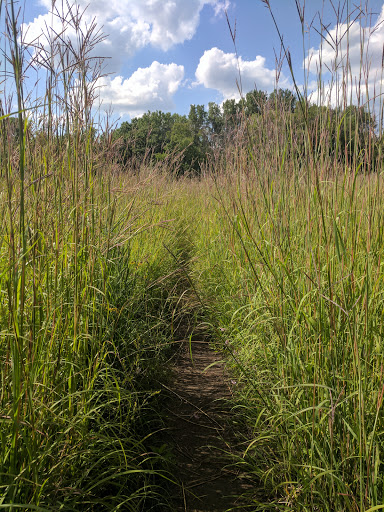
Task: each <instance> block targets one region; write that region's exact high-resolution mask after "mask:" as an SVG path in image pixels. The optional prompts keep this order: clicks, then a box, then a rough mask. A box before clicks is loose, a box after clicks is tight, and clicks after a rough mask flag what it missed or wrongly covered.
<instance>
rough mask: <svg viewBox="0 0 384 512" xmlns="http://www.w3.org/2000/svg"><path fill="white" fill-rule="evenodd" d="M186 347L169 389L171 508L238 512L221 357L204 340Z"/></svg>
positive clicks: (237, 477)
mask: <svg viewBox="0 0 384 512" xmlns="http://www.w3.org/2000/svg"><path fill="white" fill-rule="evenodd" d="M192 355H193V360H191V356H190V352H189V344H187V343H185V346H184V347H183V349H182V352H181V354H180V356H179V359H178V361H177V364H176V366H175V379H174V381H173V384H172V386H171V387H169V388H168V391H169V395H170V398H169V400H168V410H167V417H168V434H167V437H169V440H168V442H169V443H170V445H171V446H172V451H173V453H174V456H175V459H176V461H175V466H176V467H175V477H176V478H178V480H179V483H180V493H179V496H177V497H175V505H174V507H175V508H174V510H175V512H176V511H187V512H224V511H226V510H229V509H235V510H242V508H241V504H240V503H239V501H238V498H237V496H238V495H239V494H241V492H243V491H244V486H245V484H244V482H243V481H242V479H241V477H240V475H239V474H238V473H237V472H236V470H235V469H234V467H233V466H232V467H230V466H228V464H229V463H230V457H229V456H228V453H229V452H230V451H231V450H232V449H233V444H234V436H233V433H232V432H231V429H230V426H229V422H228V415H229V414H230V410H229V404H228V398H230V397H231V391H230V387H229V383H228V378H227V377H226V375H225V373H224V368H223V364H222V363H220V356H219V355H218V354H216V353H215V352H214V351H213V350H212V349H211V348H210V346H209V343H208V342H206V341H193V342H192Z"/></svg>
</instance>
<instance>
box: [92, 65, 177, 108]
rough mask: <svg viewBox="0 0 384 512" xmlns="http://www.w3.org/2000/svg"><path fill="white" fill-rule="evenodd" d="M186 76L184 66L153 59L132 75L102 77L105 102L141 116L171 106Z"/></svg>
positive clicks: (107, 104) (101, 93) (99, 82)
mask: <svg viewBox="0 0 384 512" xmlns="http://www.w3.org/2000/svg"><path fill="white" fill-rule="evenodd" d="M183 77H184V67H183V66H178V65H176V64H160V63H159V62H156V61H155V62H153V63H152V64H151V66H149V67H148V68H139V69H138V70H137V71H135V72H134V73H133V74H132V75H131V76H130V77H129V78H127V79H124V78H123V77H122V76H116V77H115V78H111V77H104V78H101V79H99V80H98V82H97V86H98V87H99V88H100V98H101V100H102V101H103V104H104V106H106V107H108V106H109V105H110V104H112V105H113V106H114V108H115V109H116V111H118V113H119V114H120V115H126V114H129V115H130V116H131V117H138V116H140V115H142V114H143V113H144V112H147V111H148V110H152V111H153V110H163V111H167V110H171V109H172V108H173V107H174V105H173V101H172V96H173V95H174V94H175V92H176V91H177V89H178V88H179V86H180V84H181V81H182V80H183Z"/></svg>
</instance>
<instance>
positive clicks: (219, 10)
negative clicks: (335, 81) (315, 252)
mask: <svg viewBox="0 0 384 512" xmlns="http://www.w3.org/2000/svg"><path fill="white" fill-rule="evenodd" d="M300 3H302V2H300ZM333 3H334V4H335V1H334V2H333ZM342 3H343V4H345V6H346V7H347V6H348V9H349V11H350V12H354V13H356V11H354V6H355V5H356V2H352V1H348V0H347V1H345V0H343V2H342ZM383 3H384V2H383V1H382V0H370V1H369V2H368V11H370V12H372V13H373V14H372V17H371V21H370V25H371V29H364V27H365V25H366V24H367V21H366V20H365V19H364V17H360V18H359V19H357V20H356V21H355V24H354V26H353V30H352V29H351V38H350V44H349V46H348V59H349V62H350V69H351V76H352V75H354V76H353V77H352V78H351V80H352V82H353V81H355V82H356V76H355V75H356V74H359V72H360V69H361V68H360V54H361V45H360V43H359V41H361V34H364V39H365V42H364V45H365V46H364V45H363V46H364V48H363V49H364V52H365V50H366V60H367V66H368V63H369V65H370V73H371V78H369V80H367V83H368V89H369V91H370V92H369V94H370V95H371V96H372V95H373V94H377V91H378V88H379V87H380V85H381V84H382V78H381V75H380V71H381V57H382V51H383V42H384V26H383V25H384V23H381V21H382V20H384V9H383ZM64 4H65V2H64ZM77 4H78V6H79V8H80V9H84V8H85V7H86V6H87V5H88V7H87V10H86V11H85V14H84V16H83V22H84V23H88V24H89V23H90V22H91V20H92V19H95V20H96V22H97V24H98V25H99V26H100V27H103V31H104V32H105V34H106V35H107V38H106V40H105V41H104V42H103V43H102V44H100V45H99V48H98V49H97V52H96V53H97V55H102V56H105V57H109V59H108V60H107V61H106V66H107V69H106V71H108V73H111V74H110V75H108V76H106V77H105V78H103V79H101V80H100V82H99V85H101V86H102V87H101V89H100V91H101V99H102V102H103V104H104V105H105V107H107V106H109V105H110V104H112V108H113V110H114V112H115V115H117V116H120V117H121V119H129V118H130V117H135V116H140V115H142V113H143V112H146V111H147V110H157V109H159V110H163V111H171V112H178V113H180V114H187V113H188V111H189V105H190V104H192V103H194V104H205V105H207V104H208V102H209V101H215V102H217V103H218V104H220V103H222V101H223V100H225V99H227V98H238V91H237V86H236V79H237V66H238V63H239V65H240V68H241V75H242V82H243V88H244V90H243V92H244V93H246V92H247V91H248V90H251V89H253V88H255V87H257V88H259V89H261V90H265V91H267V92H271V91H272V90H273V89H274V87H275V84H276V69H275V68H276V59H275V55H276V54H277V55H278V54H279V53H280V41H279V39H278V36H277V33H276V29H275V27H274V24H273V21H272V17H271V14H270V12H269V10H268V9H267V8H266V5H265V3H264V2H262V1H261V0H90V1H89V0H77ZM362 5H363V6H364V8H365V7H366V2H363V3H362ZM61 6H62V0H57V1H56V8H57V9H59V10H61V9H62V7H61ZM270 6H271V9H272V11H273V13H274V15H275V17H276V20H277V22H278V25H279V27H280V30H281V32H282V34H283V36H284V42H285V44H286V46H287V47H288V48H289V50H290V52H291V55H292V61H293V66H294V69H295V74H296V76H297V80H298V82H299V84H303V80H304V79H303V61H304V58H305V57H307V56H308V55H312V57H311V60H310V61H308V67H309V69H310V71H312V72H313V73H311V74H310V76H309V83H310V89H311V90H312V91H313V94H314V98H315V100H316V99H317V100H318V99H319V95H318V91H317V83H316V73H315V70H316V59H317V56H318V54H319V47H320V46H319V45H320V36H319V35H318V34H317V33H316V31H315V30H314V28H317V29H319V28H320V24H319V18H318V17H316V13H318V11H319V10H320V12H321V16H322V19H323V23H324V25H326V26H327V27H329V31H330V33H329V35H328V36H327V39H328V42H329V43H332V37H333V38H336V37H337V36H339V37H340V36H341V34H342V33H343V32H345V27H346V25H343V24H342V23H340V24H339V27H338V28H335V27H336V15H335V12H334V10H333V8H332V4H331V2H329V1H327V0H325V1H324V2H323V1H322V0H307V1H306V2H305V6H306V12H305V17H306V20H307V25H306V28H307V29H308V28H309V27H308V25H309V24H310V23H311V22H313V28H312V29H311V30H306V33H305V36H304V46H305V50H304V51H303V39H302V35H301V26H300V22H299V16H298V13H297V9H296V3H295V0H270ZM63 9H64V14H66V12H65V11H66V8H65V7H63ZM50 10H51V0H27V1H26V3H25V4H24V23H25V25H24V33H25V34H26V36H25V39H26V41H28V40H35V41H36V38H38V36H39V35H40V34H41V32H42V31H44V30H45V27H46V26H47V25H48V26H50V25H51V24H52V20H53V23H54V25H55V30H56V31H57V32H59V31H60V23H59V21H58V18H57V17H52V15H51V14H49V11H50ZM225 11H226V12H227V13H228V17H229V19H230V21H231V24H232V27H234V26H235V22H236V45H237V50H238V56H239V61H238V63H237V62H236V59H235V58H234V45H233V41H232V39H231V35H230V31H229V29H228V25H227V21H226V16H225ZM346 14H347V10H346V9H345V11H344V12H343V13H342V17H341V20H340V22H346V21H347V20H346ZM372 27H374V28H375V30H374V31H372ZM371 32H373V33H371ZM368 33H370V38H369V39H370V43H369V45H368V43H367V42H368ZM68 37H73V34H71V31H70V30H69V31H68ZM346 39H347V38H344V40H345V41H346ZM41 41H43V39H41ZM342 46H343V43H341V47H340V48H341V50H342V51H339V56H340V55H342V54H343V52H344V53H346V52H347V49H346V46H345V47H344V48H343V47H342ZM95 51H96V50H95ZM364 52H363V53H364ZM323 60H324V63H325V64H327V65H328V66H331V65H332V63H333V64H335V62H336V61H335V54H334V51H333V50H332V47H331V44H328V43H327V41H325V40H324V41H323ZM339 69H340V68H339ZM338 72H339V71H338ZM324 79H325V83H327V80H328V82H329V76H328V77H327V73H325V74H324ZM279 85H280V86H282V87H287V88H290V89H291V88H292V80H291V77H290V74H289V70H288V68H287V65H286V63H284V64H283V66H282V69H281V74H280V82H279ZM327 87H328V86H327V85H326V86H324V91H325V92H326V93H327V94H328V96H327V98H328V100H329V101H331V102H335V101H336V96H337V92H335V90H332V91H331V87H330V86H329V88H328V89H327ZM324 91H323V92H324ZM353 94H354V93H353ZM324 101H325V100H324Z"/></svg>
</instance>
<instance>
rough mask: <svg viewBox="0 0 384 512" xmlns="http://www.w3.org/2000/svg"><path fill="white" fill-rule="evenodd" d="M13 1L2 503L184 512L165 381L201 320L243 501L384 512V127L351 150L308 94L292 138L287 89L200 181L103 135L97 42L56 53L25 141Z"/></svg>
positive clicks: (1, 363) (0, 351) (5, 170)
mask: <svg viewBox="0 0 384 512" xmlns="http://www.w3.org/2000/svg"><path fill="white" fill-rule="evenodd" d="M1 5H2V4H1V3H0V7H1ZM11 7H13V2H10V3H9V6H8V8H9V12H8V36H9V45H10V46H9V48H10V49H9V51H10V52H11V55H12V58H11V62H12V66H13V74H14V77H15V83H16V87H15V95H16V96H15V97H17V99H18V114H17V115H18V117H17V120H16V121H15V119H16V118H15V117H14V116H10V115H9V109H8V110H7V108H6V107H5V104H3V105H2V118H1V120H0V123H1V126H0V146H1V151H0V165H1V168H0V211H1V220H2V222H1V224H0V330H1V338H0V379H1V387H0V436H1V444H0V509H5V510H10V511H15V510H16V509H17V510H19V509H24V510H36V511H57V510H63V511H80V510H81V511H104V510H105V511H117V510H128V511H132V512H136V511H150V510H154V511H156V510H158V511H162V510H172V508H170V507H171V505H170V496H169V489H170V488H172V486H173V485H175V484H174V482H175V476H174V475H173V474H172V454H170V453H168V449H167V447H164V446H163V445H162V444H161V436H160V437H159V436H158V433H159V431H161V430H162V429H163V428H164V418H163V416H162V404H163V402H162V401H163V400H164V398H163V392H162V389H163V388H162V383H165V382H167V379H169V378H171V377H170V373H169V371H168V368H169V361H170V360H171V359H172V358H173V356H174V353H175V350H176V348H177V346H178V345H179V341H180V333H181V332H183V325H184V324H185V322H186V319H188V322H190V323H191V322H193V317H194V315H195V316H196V322H198V323H199V329H200V330H201V329H202V328H203V329H204V330H205V331H206V333H207V334H209V336H210V339H211V340H212V346H213V347H214V348H215V349H217V350H219V351H220V352H222V353H223V355H224V356H225V359H226V361H227V366H228V370H229V372H230V373H231V375H232V376H233V379H234V382H236V384H235V385H234V396H233V404H232V412H233V419H232V422H233V426H234V428H235V429H236V431H237V433H238V439H239V446H240V449H239V450H238V456H237V457H236V458H235V459H234V461H233V463H234V464H237V465H238V466H239V468H240V469H241V471H242V472H243V473H244V474H245V475H247V477H248V479H249V483H250V490H249V491H247V500H248V501H247V502H248V503H249V505H248V507H247V510H249V511H267V510H271V511H308V512H309V511H321V512H323V511H324V512H326V511H327V512H334V511H340V512H342V511H345V512H352V511H353V512H373V511H376V510H381V509H384V472H383V459H384V437H383V435H384V416H383V411H382V403H383V397H384V366H383V356H384V344H383V338H384V322H383V312H384V296H383V290H384V269H383V265H384V261H383V256H384V248H383V235H384V231H383V230H384V223H383V215H384V213H383V212H384V210H383V193H384V185H383V182H382V180H383V177H382V176H383V175H382V173H383V154H382V144H381V143H380V137H381V138H382V134H381V132H380V133H379V132H377V133H372V132H370V133H369V136H368V137H366V138H365V139H364V143H363V144H362V145H361V144H360V145H358V144H357V143H355V144H354V145H353V144H351V143H350V142H351V140H352V139H353V137H356V138H357V135H356V134H358V129H357V128H356V127H357V126H358V125H359V123H361V122H362V120H361V117H359V111H358V110H354V111H352V114H353V115H354V116H355V117H353V115H350V116H349V117H346V116H345V115H344V114H342V113H338V112H337V111H335V110H332V116H335V117H332V118H331V117H330V109H327V107H324V106H322V107H321V108H320V107H319V108H318V109H316V110H313V109H312V110H311V107H310V106H309V103H307V102H306V101H305V100H306V98H303V97H300V98H299V101H301V102H302V124H301V125H300V126H301V129H300V131H299V130H298V129H297V124H296V125H294V124H293V123H292V115H291V113H290V112H288V111H287V110H286V109H285V107H284V105H283V104H282V103H279V101H278V99H276V102H275V104H274V105H271V104H268V105H266V106H265V108H263V109H262V110H261V112H260V114H259V115H258V117H257V119H256V118H254V119H253V120H251V121H249V120H246V119H244V122H243V123H241V126H240V127H239V129H238V131H237V132H236V133H235V134H234V135H233V137H231V142H230V143H229V142H228V144H227V146H226V147H225V148H224V149H223V148H220V149H219V150H217V151H214V152H213V153H212V155H211V157H210V158H209V159H208V160H207V162H205V164H204V165H203V166H202V168H201V173H200V175H199V176H188V175H184V176H181V177H177V178H176V177H175V176H173V175H172V174H171V173H170V172H168V167H167V166H168V164H169V161H168V160H167V159H165V160H164V161H160V162H157V163H151V162H144V163H143V164H142V165H141V166H140V167H138V166H137V165H135V168H134V170H133V169H132V168H130V167H129V164H128V165H126V166H124V167H123V166H120V165H119V164H118V163H116V162H118V158H117V157H116V151H115V150H116V146H115V142H114V141H113V140H112V137H111V136H110V134H109V133H108V131H106V133H103V134H101V133H100V134H97V135H96V136H95V133H94V130H93V122H92V119H91V117H90V112H91V105H89V104H88V103H87V102H88V100H89V96H88V95H87V91H88V90H87V80H88V75H89V73H90V70H89V69H88V68H87V67H86V63H87V52H86V51H85V50H84V53H83V56H82V57H81V58H80V60H77V61H76V63H73V62H72V61H71V62H72V64H71V66H68V62H69V61H70V59H71V58H73V54H72V53H71V48H70V47H67V48H64V49H63V48H61V49H60V51H59V50H58V49H57V51H56V50H55V51H56V53H55V58H57V60H58V66H59V67H60V66H61V75H62V79H61V81H60V83H56V82H54V80H53V75H50V76H48V79H47V88H46V95H45V99H44V102H43V105H44V106H43V107H42V108H43V109H44V115H43V116H42V117H41V118H40V121H39V122H40V125H39V128H38V130H36V131H35V132H34V133H32V129H31V128H30V126H31V125H30V122H29V119H30V116H31V113H30V111H29V110H26V109H25V106H24V98H23V90H22V80H21V69H22V65H23V59H22V55H21V54H20V48H19V46H18V36H17V33H16V28H15V27H16V24H15V15H14V14H13V15H12V9H11ZM12 44H13V45H14V46H13V47H12ZM84 45H85V43H84ZM12 48H13V49H12ZM79 84H80V85H79ZM75 93H76V94H77V95H76V94H75ZM59 94H60V95H61V103H60V102H59V106H57V104H56V103H54V101H53V99H52V98H53V97H54V96H55V95H59ZM375 108H377V106H376V107H375ZM55 109H57V110H55ZM60 109H61V110H60ZM59 110H60V115H61V116H62V117H59ZM58 119H59V120H60V122H58ZM331 127H333V128H332V130H331ZM378 130H379V129H378ZM330 132H332V134H333V139H332V141H331V142H332V144H331V142H330V140H329V133H330ZM345 133H350V134H352V135H351V137H350V141H349V143H347V142H346V139H345V137H344V139H342V135H343V134H344V135H345ZM378 133H379V135H378ZM314 140H315V141H316V144H313V141H314ZM355 140H356V139H355ZM378 141H379V142H378ZM348 144H349V145H348ZM380 144H381V145H380ZM331 145H332V148H331ZM347 146H348V147H347ZM341 154H342V155H343V158H341V157H340V155H341ZM176 174H177V173H176ZM186 276H187V277H188V278H187V279H186ZM191 290H193V293H189V292H190V291H191ZM188 293H189V295H188ZM196 311H198V313H196ZM180 326H181V327H180Z"/></svg>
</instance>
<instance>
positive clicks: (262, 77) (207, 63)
mask: <svg viewBox="0 0 384 512" xmlns="http://www.w3.org/2000/svg"><path fill="white" fill-rule="evenodd" d="M239 70H240V74H241V83H242V87H243V91H242V92H243V93H246V92H248V91H251V90H253V89H255V88H257V89H260V90H263V91H268V92H271V91H272V90H273V89H274V88H275V86H276V71H275V70H274V69H269V68H268V67H266V65H265V58H264V57H262V56H260V55H257V56H256V59H255V60H252V61H247V60H243V59H242V58H241V57H239V60H238V61H237V59H236V55H235V54H234V53H225V52H223V51H222V50H219V49H218V48H211V49H210V50H207V51H205V52H204V55H203V56H202V57H201V58H200V62H199V64H198V66H197V69H196V78H197V80H198V83H199V84H202V85H204V87H208V88H210V89H216V90H218V91H220V92H221V94H222V95H223V96H224V98H225V99H230V98H235V99H239V96H240V95H239V90H238V87H237V83H236V81H237V80H238V78H239ZM279 86H280V87H288V86H289V83H288V80H287V78H286V77H285V76H284V75H283V74H280V79H279Z"/></svg>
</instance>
